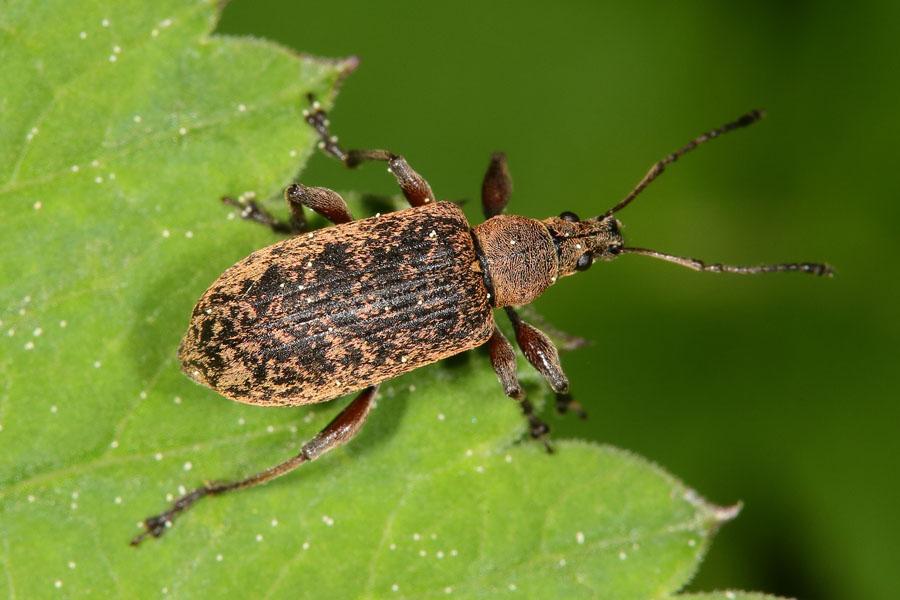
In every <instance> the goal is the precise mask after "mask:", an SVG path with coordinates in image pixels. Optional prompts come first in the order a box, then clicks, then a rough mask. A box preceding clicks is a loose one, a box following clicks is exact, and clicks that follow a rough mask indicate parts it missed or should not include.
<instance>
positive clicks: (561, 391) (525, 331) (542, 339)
mask: <svg viewBox="0 0 900 600" xmlns="http://www.w3.org/2000/svg"><path fill="white" fill-rule="evenodd" d="M504 310H505V311H506V315H507V316H508V317H509V320H510V321H511V322H512V326H513V330H514V331H515V333H516V342H517V343H518V344H519V348H521V349H522V353H523V354H525V358H526V359H528V362H529V363H531V366H532V367H534V368H535V369H536V370H537V372H538V373H540V374H541V375H543V376H544V379H546V380H547V383H549V384H550V387H551V388H553V391H554V392H556V408H557V410H558V411H559V412H561V413H564V412H566V411H567V410H568V409H570V408H571V409H572V411H573V412H575V413H576V414H577V415H578V416H579V417H581V418H582V419H584V418H586V417H587V414H586V413H585V412H584V409H582V408H581V405H580V404H578V403H577V402H573V401H572V397H571V396H570V395H569V378H568V377H566V374H565V373H564V372H563V369H562V365H561V364H560V363H559V351H557V349H556V346H554V345H553V342H552V341H551V340H550V338H549V337H547V335H546V334H545V333H544V332H543V331H541V330H540V329H538V328H537V327H534V326H533V325H529V324H528V323H526V322H525V321H523V320H522V319H521V317H519V315H518V314H517V313H516V311H515V310H513V308H512V307H510V306H507V307H505V308H504Z"/></svg>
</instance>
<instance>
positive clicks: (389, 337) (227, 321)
mask: <svg viewBox="0 0 900 600" xmlns="http://www.w3.org/2000/svg"><path fill="white" fill-rule="evenodd" d="M304 115H305V118H306V120H307V122H308V123H309V124H310V125H311V126H312V127H313V128H315V130H316V131H317V132H318V134H319V135H320V137H321V142H320V147H321V148H323V149H324V150H325V151H326V152H328V153H329V154H332V155H334V156H335V157H336V158H338V159H339V160H341V161H342V162H343V163H344V164H345V165H346V166H347V167H350V168H353V167H356V166H358V165H359V164H361V163H364V162H368V161H383V162H386V163H387V164H388V171H389V172H390V173H392V174H393V175H394V177H395V178H396V180H397V183H398V184H399V185H400V189H401V191H402V192H403V195H404V196H405V197H406V199H407V200H408V201H409V203H410V204H411V205H412V206H413V208H411V209H408V210H404V211H400V212H396V213H392V214H389V215H384V216H380V215H379V216H376V217H373V218H369V219H365V220H362V221H353V215H352V214H351V212H350V209H349V208H348V207H347V205H346V203H345V202H344V200H343V198H341V197H340V195H339V194H338V193H337V192H334V191H332V190H328V189H325V188H314V187H308V186H305V185H303V184H300V183H295V184H293V185H291V186H290V187H288V188H287V190H285V200H286V201H287V203H288V206H289V208H290V211H291V224H290V225H286V224H283V223H280V222H278V221H277V220H275V219H274V218H273V217H272V216H271V215H269V214H268V213H267V212H266V211H265V210H263V209H261V208H260V207H259V206H257V205H256V204H255V203H253V202H252V201H251V202H248V203H246V204H240V203H237V202H235V201H229V203H231V204H239V205H240V206H241V215H242V216H243V217H245V218H248V219H252V220H254V221H258V222H260V223H263V224H266V225H268V226H270V227H272V229H273V230H275V231H278V232H294V233H299V235H298V236H297V237H294V238H292V239H289V240H286V241H283V242H280V243H277V244H274V245H272V246H269V247H268V248H263V249H262V250H259V251H258V252H254V253H253V254H251V255H250V256H248V257H247V258H245V259H244V260H242V261H240V262H239V263H237V264H236V265H234V266H233V267H231V268H230V269H228V270H227V271H225V273H224V274H223V275H222V276H221V277H219V279H217V280H216V281H215V283H213V284H212V286H210V288H209V289H208V290H207V291H206V293H204V294H203V296H202V297H201V298H200V301H199V302H198V303H197V305H196V307H195V308H194V312H193V315H192V317H191V322H190V325H189V326H188V332H187V334H185V336H184V340H183V341H182V344H181V347H180V349H179V354H178V358H179V361H180V362H181V366H182V369H183V370H184V372H185V373H187V375H188V376H189V377H191V378H192V379H193V380H195V381H197V382H198V383H201V384H204V385H207V386H209V387H211V388H212V389H214V390H216V391H217V392H219V393H221V394H222V395H223V396H227V397H228V398H231V399H233V400H238V401H240V402H246V403H248V404H258V405H288V406H291V405H301V404H313V403H317V402H325V401H328V400H331V399H333V398H337V397H339V396H343V395H345V394H348V393H350V392H353V391H356V390H362V392H360V393H359V394H358V395H357V396H356V398H355V399H354V400H353V401H352V402H350V404H348V405H347V406H346V407H345V408H344V409H343V410H342V411H341V412H340V414H338V415H337V416H336V417H335V418H334V419H332V421H331V422H330V423H328V425H326V426H325V428H324V429H322V430H321V431H320V432H319V433H318V434H317V435H315V436H314V437H312V438H310V439H309V440H308V441H307V442H306V443H305V444H303V446H302V447H301V448H300V452H299V453H298V454H297V455H296V456H294V457H292V458H289V459H288V460H285V461H282V462H281V463H278V464H276V465H274V466H272V467H269V468H268V469H265V470H263V471H260V472H258V473H256V474H254V475H251V476H249V477H245V478H244V479H239V480H236V481H231V482H211V481H206V482H205V483H204V484H203V486H202V487H199V488H197V489H195V490H193V491H191V492H188V493H186V494H184V495H183V496H181V497H180V498H178V499H177V500H176V501H175V502H174V503H173V504H172V505H171V507H170V508H169V509H168V510H166V511H165V512H162V513H160V514H158V515H155V516H153V517H150V518H148V519H146V520H145V521H144V528H145V531H144V532H142V533H141V534H140V535H138V536H137V537H135V538H134V539H133V540H132V541H131V543H132V545H135V546H137V545H138V544H140V543H141V540H143V539H144V538H146V537H147V536H148V535H149V536H153V537H159V536H160V535H162V534H163V532H165V531H166V529H167V528H168V527H171V525H172V523H173V522H174V519H175V517H176V516H177V515H179V514H180V513H182V512H184V511H185V510H187V509H188V508H190V507H191V506H192V505H193V504H194V503H195V502H196V501H197V500H199V499H200V498H203V497H205V496H210V495H213V496H214V495H220V494H225V493H228V492H231V491H234V490H240V489H244V488H248V487H252V486H255V485H260V484H262V483H265V482H267V481H269V480H271V479H273V478H275V477H279V476H281V475H284V474H285V473H288V472H290V471H291V470H293V469H295V468H297V467H298V466H300V465H302V464H304V463H306V462H309V461H312V460H315V459H316V458H318V457H319V456H321V455H322V454H324V453H325V452H328V451H329V450H330V449H332V448H335V447H336V446H339V445H341V444H344V443H346V442H348V441H349V440H350V439H352V438H353V436H355V435H356V434H357V433H358V432H359V431H360V429H361V428H362V426H363V423H364V422H365V420H366V418H367V416H368V415H369V411H370V409H371V408H372V406H373V404H374V402H375V397H376V395H377V392H378V384H379V383H381V382H382V381H385V380H387V379H391V378H393V377H396V376H398V375H401V374H403V373H406V372H407V371H412V370H413V369H415V368H417V367H420V366H423V365H427V364H429V363H433V362H436V361H439V360H441V359H442V358H446V357H448V356H451V355H453V354H458V353H460V352H463V351H464V350H469V349H470V348H474V347H476V346H480V345H481V344H483V343H485V342H488V340H490V342H489V344H488V348H489V350H490V359H491V364H492V365H493V367H494V371H495V372H496V374H497V378H498V379H499V380H500V383H501V385H502V386H503V391H504V393H505V394H506V395H507V396H509V397H511V398H514V399H515V400H517V401H519V402H520V403H521V407H522V412H523V414H524V415H525V417H526V418H527V419H528V423H529V428H530V431H531V435H532V437H535V438H540V439H542V440H543V441H544V444H545V446H546V447H547V450H548V451H550V450H551V447H550V445H549V443H547V441H546V438H545V436H546V435H547V433H548V432H549V428H548V427H547V425H546V424H545V423H544V422H543V421H541V420H540V419H539V418H538V417H537V416H536V415H535V414H534V411H533V407H532V405H531V402H529V401H528V399H527V398H525V394H524V390H523V389H522V386H521V384H520V383H519V380H518V376H517V374H516V368H517V365H516V355H515V352H514V351H513V347H512V344H510V342H509V340H507V339H506V336H504V335H503V333H502V332H501V331H500V329H499V328H498V327H496V326H495V325H494V318H493V314H492V309H493V308H504V311H505V312H506V314H507V316H508V317H509V320H510V323H511V325H512V328H513V332H514V333H515V339H516V343H517V344H518V345H519V347H520V348H521V349H522V353H523V354H524V355H525V359H526V360H527V361H528V362H529V363H531V365H532V366H533V367H534V368H535V370H537V372H538V373H540V374H541V375H542V376H543V377H544V378H545V379H546V380H547V382H548V383H549V384H550V387H551V388H553V391H554V392H556V406H557V409H558V410H559V411H560V412H566V411H567V410H572V411H573V412H575V413H577V414H579V415H580V416H581V417H582V418H583V417H584V416H585V413H584V411H583V410H582V409H581V407H580V405H579V404H578V403H577V402H573V401H572V398H571V396H569V394H568V391H569V379H568V377H566V374H565V373H564V372H563V369H562V366H561V365H560V361H559V353H558V352H557V350H556V347H555V346H554V345H553V342H552V341H551V340H550V338H549V337H547V335H546V334H544V333H543V332H541V331H540V330H539V329H537V328H536V327H534V326H533V325H530V324H528V323H526V322H525V321H524V320H522V318H521V317H520V316H519V315H518V314H517V313H516V311H515V309H514V308H513V307H514V306H518V305H523V304H527V303H529V302H531V301H532V300H534V299H535V298H537V297H538V296H540V295H541V294H542V293H543V292H544V291H545V290H546V289H547V288H549V287H550V286H551V285H553V284H554V283H556V281H557V280H558V279H559V278H561V277H565V276H567V275H572V274H573V273H575V272H576V271H584V270H586V269H588V268H589V267H590V266H591V265H592V264H593V263H594V262H595V261H598V260H600V261H609V260H613V259H615V258H616V257H618V256H621V255H623V254H643V255H646V256H653V257H655V258H661V259H663V260H667V261H670V262H674V263H677V264H680V265H682V266H685V267H689V268H691V269H695V270H697V271H718V272H722V271H725V272H731V273H763V272H768V271H802V272H806V273H813V274H816V275H831V273H832V271H831V268H830V267H829V266H828V265H825V264H820V263H791V264H781V265H760V266H756V267H742V266H731V265H720V264H712V265H706V264H704V263H703V262H701V261H698V260H695V259H690V258H685V257H680V256H674V255H671V254H664V253H662V252H657V251H655V250H647V249H643V248H634V247H631V246H626V245H625V240H624V238H623V237H622V234H621V232H620V223H619V221H618V220H617V219H616V217H615V216H614V213H616V212H617V211H619V210H621V209H622V208H624V207H625V206H627V205H628V203H630V202H631V201H632V200H633V199H634V198H635V197H636V196H637V195H638V194H639V193H640V192H641V190H643V189H644V188H645V187H647V185H648V184H649V183H650V182H651V181H653V180H654V179H655V178H656V177H658V176H659V175H660V174H661V173H662V172H663V169H664V168H665V166H666V165H667V164H670V163H672V162H674V161H675V160H677V159H678V158H679V157H680V156H683V155H684V154H686V153H687V152H689V151H690V150H692V149H693V148H696V147H697V146H698V145H700V144H702V143H705V142H706V141H708V140H710V139H713V138H715V137H718V136H719V135H721V134H723V133H725V132H727V131H731V130H733V129H736V128H739V127H744V126H746V125H749V124H750V123H753V122H755V121H756V120H757V119H759V118H760V117H761V116H762V113H761V112H760V111H753V112H751V113H748V114H746V115H744V116H743V117H741V118H740V119H738V120H737V121H734V122H732V123H728V124H726V125H724V126H723V127H720V128H718V129H715V130H713V131H711V132H709V133H706V134H704V135H702V136H700V137H698V138H695V139H694V140H692V141H691V142H690V143H688V144H687V145H686V146H684V147H682V148H681V149H680V150H678V151H676V152H674V153H672V154H669V155H668V156H667V157H666V158H664V159H663V160H661V161H659V162H657V163H656V164H655V165H654V166H653V167H652V168H651V169H650V171H648V173H647V175H645V176H644V178H643V179H642V180H641V181H640V183H638V185H637V187H635V188H634V190H633V191H632V192H631V193H630V194H628V196H626V197H625V199H624V200H622V201H621V202H619V203H618V204H617V205H616V206H614V207H613V208H611V209H609V210H608V211H606V213H604V214H602V215H599V216H597V217H593V218H589V219H584V220H582V219H579V218H578V216H577V215H575V214H574V213H571V212H568V211H567V212H563V213H562V214H561V215H559V217H550V218H548V219H544V220H543V221H537V220H534V219H528V218H525V217H518V216H514V215H505V214H502V213H503V211H504V209H505V208H506V204H507V202H508V201H509V196H510V193H511V192H512V182H511V181H510V178H509V170H508V169H507V166H506V156H504V155H503V153H502V152H497V153H494V155H493V156H492V157H491V163H490V167H489V168H488V172H487V174H486V175H485V177H484V182H483V185H482V197H481V201H482V211H483V213H484V215H485V217H486V218H487V221H485V222H484V223H482V224H481V225H478V226H477V227H475V228H474V229H472V228H470V227H469V224H468V223H467V221H466V218H465V216H463V213H462V211H461V210H460V209H459V207H457V206H456V205H454V204H450V203H447V202H435V198H434V193H433V192H432V190H431V186H429V185H428V182H427V181H425V179H424V178H423V177H422V176H421V175H419V174H418V173H416V172H415V171H414V170H413V169H412V168H411V167H410V166H409V164H408V163H407V162H406V160H405V159H404V158H403V157H402V156H399V155H397V154H394V153H392V152H389V151H387V150H350V151H349V152H347V151H344V149H343V148H341V146H339V145H338V143H337V138H336V137H334V136H332V135H331V133H330V132H329V130H328V119H327V118H326V115H325V112H324V111H323V110H322V109H321V106H319V105H318V103H317V102H313V104H312V110H310V111H305V113H304ZM226 200H227V199H226ZM304 207H305V208H306V209H309V210H314V211H316V212H318V213H319V214H321V215H323V216H325V217H326V218H327V219H329V220H330V221H332V222H334V223H338V225H335V226H334V227H328V228H326V229H321V230H319V231H315V232H312V233H307V232H305V231H304V229H305V224H306V218H305V217H304V214H303V210H304Z"/></svg>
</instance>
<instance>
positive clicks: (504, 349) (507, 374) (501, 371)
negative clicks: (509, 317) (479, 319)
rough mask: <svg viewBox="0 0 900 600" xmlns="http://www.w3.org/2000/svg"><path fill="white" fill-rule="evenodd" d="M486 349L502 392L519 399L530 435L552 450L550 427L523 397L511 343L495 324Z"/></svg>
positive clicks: (523, 392) (548, 449)
mask: <svg viewBox="0 0 900 600" xmlns="http://www.w3.org/2000/svg"><path fill="white" fill-rule="evenodd" d="M488 349H489V350H490V355H491V366H493V367H494V372H495V373H497V379H499V380H500V384H501V385H502V386H503V392H504V393H505V394H506V395H507V396H509V397H510V398H512V399H514V400H519V401H520V402H521V403H522V414H524V415H525V418H526V419H528V425H529V428H530V432H531V437H533V438H535V439H540V440H541V442H543V443H544V447H545V448H546V449H547V452H553V448H552V447H551V446H550V442H548V441H547V434H548V433H550V427H549V426H548V425H547V424H546V423H544V422H543V421H541V420H540V419H539V418H538V416H537V415H535V414H534V406H532V404H531V402H530V401H528V400H527V399H526V398H525V391H524V390H523V389H522V385H521V384H520V383H519V378H518V377H517V376H516V353H515V351H514V350H513V347H512V344H510V343H509V340H508V339H506V336H505V335H503V332H501V331H500V329H499V328H498V327H497V326H496V325H495V326H494V333H493V335H491V339H490V341H489V342H488Z"/></svg>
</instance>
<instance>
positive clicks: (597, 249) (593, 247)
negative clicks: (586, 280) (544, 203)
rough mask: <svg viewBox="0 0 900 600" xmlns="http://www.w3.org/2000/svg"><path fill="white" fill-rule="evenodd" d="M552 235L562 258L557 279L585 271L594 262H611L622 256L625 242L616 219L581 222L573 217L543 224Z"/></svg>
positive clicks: (568, 214)
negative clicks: (620, 254)
mask: <svg viewBox="0 0 900 600" xmlns="http://www.w3.org/2000/svg"><path fill="white" fill-rule="evenodd" d="M542 222H543V223H544V225H545V226H546V227H547V230H548V231H550V235H551V236H552V237H553V242H554V244H555V245H556V251H557V254H558V257H559V261H558V262H559V273H558V274H557V277H565V276H567V275H571V274H573V273H575V272H576V271H586V270H587V269H589V268H590V266H591V265H592V264H594V262H595V261H598V260H612V259H613V258H615V257H616V256H618V255H619V253H620V252H621V249H622V248H624V246H625V241H624V239H623V238H622V234H621V232H620V231H619V227H620V226H621V223H619V221H618V220H617V219H616V218H615V217H598V218H595V219H585V220H584V221H582V220H580V219H579V218H578V217H577V216H576V215H575V214H574V213H571V212H564V213H562V214H561V215H560V216H559V217H551V218H549V219H545V220H544V221H542Z"/></svg>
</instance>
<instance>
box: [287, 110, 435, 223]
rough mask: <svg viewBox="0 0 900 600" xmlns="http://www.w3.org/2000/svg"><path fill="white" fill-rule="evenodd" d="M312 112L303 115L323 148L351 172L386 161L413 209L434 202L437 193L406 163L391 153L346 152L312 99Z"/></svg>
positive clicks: (385, 151)
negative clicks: (360, 167) (364, 164)
mask: <svg viewBox="0 0 900 600" xmlns="http://www.w3.org/2000/svg"><path fill="white" fill-rule="evenodd" d="M309 99H310V103H311V106H310V109H309V110H304V111H303V116H304V118H306V122H307V123H309V124H310V125H311V126H312V128H313V129H315V130H316V132H317V133H318V134H319V137H321V138H322V139H321V141H320V142H319V148H321V149H322V150H323V151H325V152H327V153H328V154H331V155H332V156H334V157H335V158H337V159H338V160H340V161H341V162H342V163H344V165H345V166H346V167H347V168H348V169H355V168H356V167H358V166H359V165H361V164H362V163H364V162H369V161H383V162H386V163H387V164H388V171H389V172H390V173H392V174H393V175H394V177H395V178H396V179H397V183H398V184H400V190H401V191H402V192H403V195H404V196H405V197H406V199H407V201H409V203H410V204H411V205H412V206H424V205H426V204H428V203H430V202H434V192H432V191H431V186H430V185H428V182H427V181H425V179H424V178H423V177H422V176H421V175H419V174H418V173H416V172H415V171H414V170H413V168H412V167H410V166H409V163H407V162H406V159H405V158H403V157H402V156H400V155H398V154H394V153H393V152H389V151H387V150H344V149H343V148H341V146H340V145H338V139H337V136H333V135H331V132H330V131H329V129H328V126H329V125H330V123H329V121H328V117H327V115H326V113H325V111H324V110H323V109H322V106H321V105H320V104H319V103H318V102H317V101H315V100H314V99H313V97H312V96H310V98H309Z"/></svg>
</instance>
